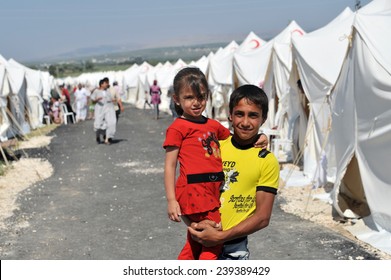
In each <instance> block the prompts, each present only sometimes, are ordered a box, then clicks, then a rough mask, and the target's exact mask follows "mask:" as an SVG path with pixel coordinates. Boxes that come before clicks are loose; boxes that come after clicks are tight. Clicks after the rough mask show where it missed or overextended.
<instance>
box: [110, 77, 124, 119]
mask: <svg viewBox="0 0 391 280" xmlns="http://www.w3.org/2000/svg"><path fill="white" fill-rule="evenodd" d="M110 93H111V99H112V101H113V104H114V110H115V117H116V120H117V122H118V118H119V115H120V114H121V112H123V111H124V106H123V104H122V98H121V89H120V87H119V85H118V82H116V81H114V82H113V86H112V88H111V90H110Z"/></svg>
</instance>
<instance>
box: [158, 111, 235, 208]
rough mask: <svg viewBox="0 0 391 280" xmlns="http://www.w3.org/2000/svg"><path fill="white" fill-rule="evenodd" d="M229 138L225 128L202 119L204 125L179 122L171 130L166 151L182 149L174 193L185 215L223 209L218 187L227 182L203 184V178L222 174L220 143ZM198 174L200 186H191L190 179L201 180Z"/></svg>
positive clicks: (167, 138)
mask: <svg viewBox="0 0 391 280" xmlns="http://www.w3.org/2000/svg"><path fill="white" fill-rule="evenodd" d="M229 135H230V131H229V130H228V129H227V128H226V127H224V126H223V125H222V124H220V123H219V122H218V121H216V120H212V119H208V118H203V120H202V122H195V121H191V120H187V119H183V118H177V119H175V121H174V122H173V123H172V124H171V125H170V126H169V127H168V129H167V132H166V140H165V141H164V143H163V147H164V148H165V147H167V146H175V147H179V154H178V161H179V163H180V174H179V177H178V179H177V181H176V186H175V191H176V199H177V201H178V203H179V205H180V206H181V211H182V214H184V215H189V214H194V213H201V212H206V211H209V210H213V209H215V208H216V207H217V208H219V207H220V190H219V187H220V184H221V181H223V180H224V178H220V177H219V178H217V179H216V180H215V181H214V182H213V180H206V181H207V182H205V180H202V177H205V175H204V176H202V174H213V173H219V172H222V171H223V168H222V161H221V155H220V145H219V142H218V140H222V139H226V138H227V137H228V136H229ZM194 174H196V175H194ZM197 174H201V179H199V180H198V181H200V182H196V183H189V182H188V180H189V176H188V175H190V176H193V177H195V178H196V179H197V178H199V177H200V176H198V175H197ZM206 177H208V175H206ZM212 177H213V176H212ZM212 179H214V178H212ZM196 181H197V180H196ZM202 181H204V182H202Z"/></svg>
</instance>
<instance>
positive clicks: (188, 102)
mask: <svg viewBox="0 0 391 280" xmlns="http://www.w3.org/2000/svg"><path fill="white" fill-rule="evenodd" d="M201 93H202V97H197V95H196V94H195V93H194V92H193V91H192V89H191V88H190V87H186V88H184V89H183V90H181V91H180V92H179V95H178V96H177V95H174V96H173V97H174V101H175V103H177V104H179V105H180V106H181V108H182V110H183V114H182V117H183V118H185V119H190V120H200V119H202V112H203V111H204V110H205V107H206V98H207V96H208V93H207V92H206V90H204V89H203V88H201Z"/></svg>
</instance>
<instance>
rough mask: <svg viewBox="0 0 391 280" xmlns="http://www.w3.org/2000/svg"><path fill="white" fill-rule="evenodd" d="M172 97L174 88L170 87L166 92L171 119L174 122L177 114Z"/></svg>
mask: <svg viewBox="0 0 391 280" xmlns="http://www.w3.org/2000/svg"><path fill="white" fill-rule="evenodd" d="M173 95H174V86H172V85H171V86H170V87H169V88H168V91H167V97H169V98H170V111H171V115H172V117H173V119H174V120H175V119H176V118H177V117H178V114H177V112H176V111H175V101H174V98H173V97H172V96H173Z"/></svg>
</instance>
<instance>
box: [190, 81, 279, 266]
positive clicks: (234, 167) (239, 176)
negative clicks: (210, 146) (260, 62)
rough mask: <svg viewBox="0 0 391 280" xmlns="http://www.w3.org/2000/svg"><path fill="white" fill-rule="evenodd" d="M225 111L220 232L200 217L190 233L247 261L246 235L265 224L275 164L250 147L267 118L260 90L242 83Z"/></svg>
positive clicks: (226, 256) (274, 181) (272, 158)
mask: <svg viewBox="0 0 391 280" xmlns="http://www.w3.org/2000/svg"><path fill="white" fill-rule="evenodd" d="M229 110H230V117H229V120H230V122H231V123H232V129H233V131H234V134H233V135H232V136H230V137H229V138H228V139H226V140H223V141H220V150H221V155H222V160H223V169H224V173H225V184H224V185H223V186H222V190H221V191H222V192H221V198H220V201H221V207H220V213H221V223H222V228H223V230H222V231H221V230H219V229H218V228H216V225H215V224H214V223H213V222H210V221H203V222H201V223H193V224H192V225H191V227H190V228H189V231H190V233H191V234H192V235H193V238H194V239H195V240H197V241H198V242H200V243H201V244H203V245H205V246H214V245H216V244H222V243H224V248H223V251H222V253H221V255H220V259H248V258H249V254H250V253H249V250H248V248H247V236H248V235H249V234H252V233H254V232H256V231H258V230H260V229H262V228H265V227H266V226H268V224H269V221H270V217H271V214H272V208H273V203H274V197H275V195H276V194H277V188H278V183H279V172H280V167H279V164H278V161H277V159H276V157H275V156H274V155H273V154H272V153H270V152H269V151H267V150H261V149H260V148H255V147H254V145H253V144H254V142H255V141H256V140H257V139H258V130H259V128H260V126H261V125H262V124H263V123H264V122H265V121H266V118H267V113H268V99H267V96H266V94H265V92H264V91H263V90H262V89H260V88H258V87H256V86H253V85H244V86H241V87H239V88H237V89H236V90H235V91H234V92H233V93H232V94H231V97H230V103H229Z"/></svg>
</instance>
